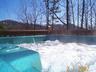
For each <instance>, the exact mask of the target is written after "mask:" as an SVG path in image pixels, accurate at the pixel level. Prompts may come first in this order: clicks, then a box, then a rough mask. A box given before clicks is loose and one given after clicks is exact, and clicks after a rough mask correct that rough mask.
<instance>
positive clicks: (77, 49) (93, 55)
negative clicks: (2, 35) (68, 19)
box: [19, 40, 96, 72]
mask: <svg viewBox="0 0 96 72" xmlns="http://www.w3.org/2000/svg"><path fill="white" fill-rule="evenodd" d="M19 46H21V47H24V48H28V49H31V50H35V51H37V52H39V53H40V57H41V63H42V67H43V71H42V72H65V71H66V67H68V66H69V69H70V70H72V68H73V67H74V69H75V72H77V69H78V66H80V65H81V66H85V65H87V66H88V67H89V72H96V45H87V44H82V43H63V42H60V41H58V40H55V41H45V42H44V43H38V44H36V43H30V44H20V45H19Z"/></svg>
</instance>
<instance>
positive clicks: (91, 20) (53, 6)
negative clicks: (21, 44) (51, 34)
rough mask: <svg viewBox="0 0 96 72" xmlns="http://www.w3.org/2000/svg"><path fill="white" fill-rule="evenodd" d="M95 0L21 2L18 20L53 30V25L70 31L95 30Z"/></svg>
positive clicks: (23, 0)
mask: <svg viewBox="0 0 96 72" xmlns="http://www.w3.org/2000/svg"><path fill="white" fill-rule="evenodd" d="M95 6H96V1H95V0H22V1H21V6H20V10H19V14H18V18H19V19H20V20H21V21H22V22H24V23H27V24H33V25H34V29H35V25H36V24H40V25H42V24H44V25H46V29H48V28H49V27H51V28H52V30H54V25H55V24H62V25H64V26H66V29H67V30H70V29H71V26H72V25H74V27H75V28H74V29H78V28H80V29H86V30H94V29H96V28H95V27H96V8H95Z"/></svg>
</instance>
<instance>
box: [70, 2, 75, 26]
mask: <svg viewBox="0 0 96 72" xmlns="http://www.w3.org/2000/svg"><path fill="white" fill-rule="evenodd" d="M70 3H71V10H72V21H73V22H72V23H73V24H74V25H75V20H74V5H73V0H70Z"/></svg>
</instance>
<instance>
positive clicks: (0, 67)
mask: <svg viewBox="0 0 96 72" xmlns="http://www.w3.org/2000/svg"><path fill="white" fill-rule="evenodd" d="M0 72H41V62H40V57H39V54H38V52H35V51H32V50H28V49H24V48H21V47H18V46H15V45H13V44H0Z"/></svg>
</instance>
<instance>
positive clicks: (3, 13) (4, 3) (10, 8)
mask: <svg viewBox="0 0 96 72" xmlns="http://www.w3.org/2000/svg"><path fill="white" fill-rule="evenodd" d="M19 6H20V0H0V20H4V19H13V20H17V16H16V13H17V12H18V8H19Z"/></svg>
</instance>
